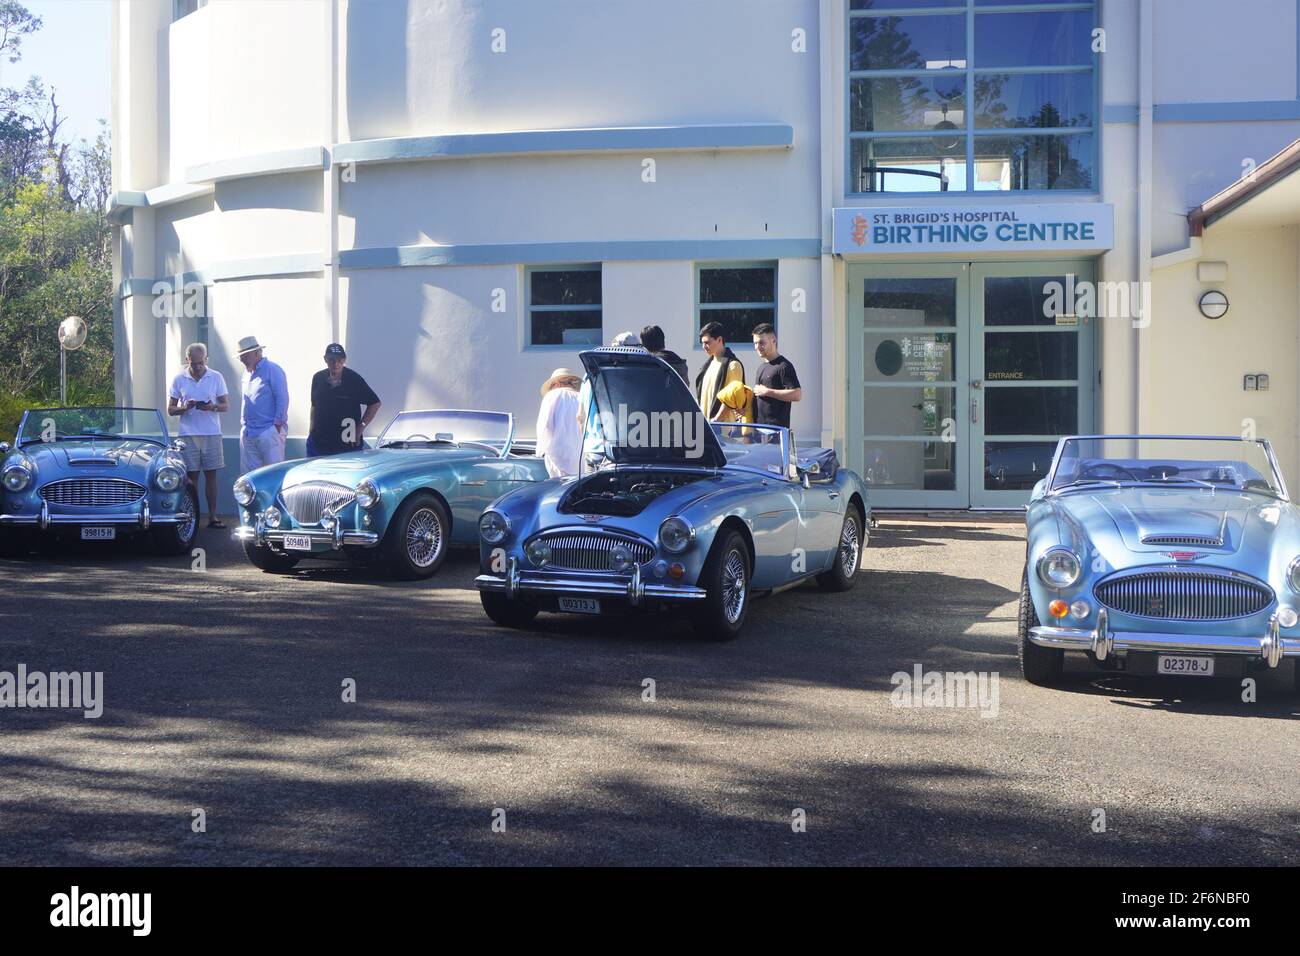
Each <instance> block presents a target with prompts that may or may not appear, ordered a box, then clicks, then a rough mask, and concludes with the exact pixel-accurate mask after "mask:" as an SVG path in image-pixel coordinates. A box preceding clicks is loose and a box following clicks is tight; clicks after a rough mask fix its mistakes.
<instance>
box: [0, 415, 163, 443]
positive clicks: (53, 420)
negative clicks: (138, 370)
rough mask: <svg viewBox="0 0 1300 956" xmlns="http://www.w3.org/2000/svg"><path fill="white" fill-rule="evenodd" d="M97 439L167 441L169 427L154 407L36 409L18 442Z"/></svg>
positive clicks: (25, 424)
mask: <svg viewBox="0 0 1300 956" xmlns="http://www.w3.org/2000/svg"><path fill="white" fill-rule="evenodd" d="M97 438H141V439H144V440H146V441H152V442H158V443H159V444H161V445H165V444H167V426H166V425H165V424H164V423H163V417H162V415H160V414H159V413H158V411H157V410H156V409H153V408H105V407H101V406H87V407H83V408H33V409H29V410H28V411H27V413H26V414H25V415H24V416H23V422H22V425H21V426H20V428H19V431H18V444H19V445H29V444H35V443H40V442H55V441H68V440H73V441H76V440H81V441H93V440H94V439H97Z"/></svg>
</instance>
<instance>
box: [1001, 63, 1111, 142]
mask: <svg viewBox="0 0 1300 956" xmlns="http://www.w3.org/2000/svg"><path fill="white" fill-rule="evenodd" d="M1092 99H1093V89H1092V72H1091V71H1087V72H1081V73H976V74H975V128H976V129H1061V128H1066V127H1076V128H1077V127H1091V126H1092V118H1093V103H1092Z"/></svg>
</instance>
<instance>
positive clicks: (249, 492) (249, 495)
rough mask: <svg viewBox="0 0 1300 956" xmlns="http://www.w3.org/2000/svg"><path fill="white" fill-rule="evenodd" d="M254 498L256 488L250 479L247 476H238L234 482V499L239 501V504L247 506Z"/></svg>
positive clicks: (255, 496)
mask: <svg viewBox="0 0 1300 956" xmlns="http://www.w3.org/2000/svg"><path fill="white" fill-rule="evenodd" d="M256 498H257V489H255V488H254V487H253V483H252V482H251V481H249V480H248V479H247V478H240V479H238V480H237V481H236V482H235V500H236V501H237V502H239V504H240V505H242V506H243V507H245V508H247V507H248V506H249V505H251V504H252V503H253V501H254V499H256Z"/></svg>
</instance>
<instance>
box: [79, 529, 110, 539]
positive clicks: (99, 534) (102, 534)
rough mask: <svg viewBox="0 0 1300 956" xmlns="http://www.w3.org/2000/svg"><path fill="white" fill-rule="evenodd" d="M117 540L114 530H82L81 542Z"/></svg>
mask: <svg viewBox="0 0 1300 956" xmlns="http://www.w3.org/2000/svg"><path fill="white" fill-rule="evenodd" d="M116 539H117V529H116V528H82V529H81V540H82V541H115V540H116Z"/></svg>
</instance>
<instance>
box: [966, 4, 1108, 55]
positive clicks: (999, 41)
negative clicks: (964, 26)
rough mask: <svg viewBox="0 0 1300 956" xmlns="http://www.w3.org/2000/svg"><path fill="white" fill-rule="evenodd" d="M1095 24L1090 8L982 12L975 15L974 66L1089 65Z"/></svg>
mask: <svg viewBox="0 0 1300 956" xmlns="http://www.w3.org/2000/svg"><path fill="white" fill-rule="evenodd" d="M1092 23H1093V15H1092V11H1091V10H1062V11H1060V12H1056V11H1046V12H1038V13H981V14H979V15H978V16H976V17H975V63H974V66H975V67H976V68H977V69H983V68H985V67H990V66H1087V65H1088V64H1090V63H1092V56H1093V54H1092Z"/></svg>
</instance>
